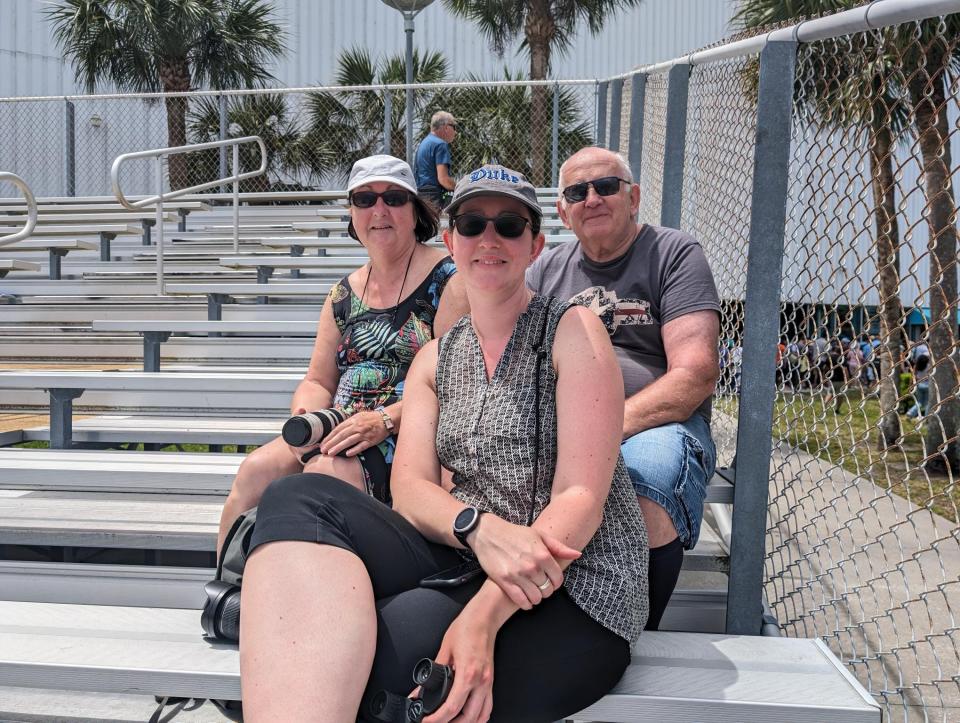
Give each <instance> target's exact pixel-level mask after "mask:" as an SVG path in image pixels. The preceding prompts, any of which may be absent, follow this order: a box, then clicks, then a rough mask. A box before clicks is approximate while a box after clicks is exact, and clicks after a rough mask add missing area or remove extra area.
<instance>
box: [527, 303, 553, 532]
mask: <svg viewBox="0 0 960 723" xmlns="http://www.w3.org/2000/svg"><path fill="white" fill-rule="evenodd" d="M549 321H550V297H549V296H548V297H545V298H544V307H543V322H542V323H541V325H540V336H539V337H538V338H537V341H536V343H535V344H534V345H533V347H532V349H533V351H534V352H535V353H536V355H537V358H536V362H535V367H534V374H533V400H534V401H533V405H534V406H533V489H532V491H531V492H530V512H529V513H528V514H527V527H530V525H532V524H533V513H534V510H535V509H536V506H537V482H538V480H539V478H540V388H541V384H540V369H541V368H542V366H543V360H544V359H546V358H547V350H546V349H544V343H545V342H546V339H547V322H549Z"/></svg>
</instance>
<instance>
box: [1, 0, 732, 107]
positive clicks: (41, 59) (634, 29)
mask: <svg viewBox="0 0 960 723" xmlns="http://www.w3.org/2000/svg"><path fill="white" fill-rule="evenodd" d="M275 6H276V8H277V15H278V17H279V18H280V19H281V21H282V22H284V23H285V24H286V26H287V29H288V31H289V43H288V44H289V48H290V50H289V53H288V54H287V56H286V57H285V58H284V59H283V60H281V61H280V62H279V63H278V64H277V67H276V68H275V70H274V75H275V76H276V77H277V79H278V81H279V84H280V85H284V86H288V87H296V86H306V85H317V84H327V83H331V82H332V81H333V72H334V68H335V64H336V58H337V55H338V54H339V52H340V51H341V50H343V49H344V48H350V47H355V46H361V47H365V48H367V49H368V50H369V51H370V53H371V54H372V55H374V56H375V57H376V56H385V55H392V54H402V53H403V52H404V43H405V38H404V32H403V18H402V17H401V15H400V13H399V12H397V11H396V10H392V9H390V8H388V7H387V6H385V5H384V4H383V3H381V2H380V0H275ZM45 7H46V4H45V3H44V2H41V1H40V0H2V1H0V69H2V72H0V97H6V96H23V95H63V94H72V93H76V92H79V91H78V89H77V88H76V86H75V84H74V82H73V71H72V69H71V68H69V67H65V66H63V65H62V63H61V62H60V60H59V57H60V54H59V53H58V52H57V49H56V46H55V44H54V42H53V38H52V36H51V33H50V26H49V24H48V23H47V21H46V20H45V19H44V17H43V12H44V9H45ZM732 7H733V3H732V2H731V0H646V2H644V3H643V5H642V6H641V7H639V8H637V9H634V10H630V11H626V12H622V13H619V14H618V15H616V16H614V17H612V18H611V19H610V20H609V21H608V22H607V25H606V28H605V29H604V30H603V32H602V33H600V34H599V35H598V36H596V37H593V36H591V35H590V33H589V32H588V31H586V30H584V31H583V32H581V33H580V35H579V36H578V37H577V38H576V39H575V40H574V42H573V44H572V47H571V50H570V52H569V53H568V54H567V56H566V57H560V58H556V59H555V62H554V67H553V77H555V78H595V77H603V76H608V75H614V74H617V73H622V72H624V71H627V70H629V69H630V68H632V67H634V66H636V65H639V64H644V63H652V62H656V61H659V60H667V59H670V58H672V57H674V56H676V55H679V54H681V53H684V52H688V51H689V50H691V49H694V48H697V47H700V46H703V45H706V44H708V43H712V42H714V41H716V40H719V39H720V38H722V37H723V36H724V35H725V34H727V33H728V23H729V18H730V16H731V14H732ZM414 45H415V47H417V48H420V49H424V50H440V51H442V52H443V53H444V54H445V55H446V56H447V58H448V59H449V60H450V62H451V66H452V71H453V74H454V75H455V76H456V75H465V74H467V73H475V74H477V75H480V76H483V77H485V78H499V77H501V76H502V73H503V68H504V66H507V67H509V68H511V69H512V70H521V71H524V70H526V68H527V60H526V58H525V56H524V55H522V54H520V53H518V52H517V50H516V49H514V50H508V51H507V53H505V54H504V57H503V58H500V57H498V56H497V55H496V54H495V53H494V52H493V51H492V50H490V49H489V48H488V47H486V46H485V44H484V42H483V41H482V40H480V39H479V37H478V35H477V32H476V29H475V27H474V26H473V25H472V24H471V23H469V22H465V21H463V20H458V19H455V18H454V17H453V16H452V15H451V14H450V13H449V12H448V11H447V10H446V9H445V8H444V7H443V5H442V3H441V2H440V1H439V0H437V2H435V3H434V4H433V5H431V6H430V7H428V8H427V9H426V10H424V11H423V12H422V13H421V14H420V15H419V16H418V17H417V20H416V33H415V35H414Z"/></svg>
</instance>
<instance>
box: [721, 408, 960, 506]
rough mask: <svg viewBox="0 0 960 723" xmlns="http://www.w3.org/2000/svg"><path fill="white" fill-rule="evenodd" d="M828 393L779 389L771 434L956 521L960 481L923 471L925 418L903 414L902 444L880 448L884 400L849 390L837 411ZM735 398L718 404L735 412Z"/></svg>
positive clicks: (959, 500)
mask: <svg viewBox="0 0 960 723" xmlns="http://www.w3.org/2000/svg"><path fill="white" fill-rule="evenodd" d="M826 401H828V400H827V399H826V398H825V397H824V395H822V394H816V393H808V392H802V393H794V392H780V393H778V394H777V400H776V402H775V405H774V416H773V435H774V438H775V439H779V440H781V441H783V442H785V443H787V444H789V445H790V446H792V447H796V448H797V449H801V450H803V451H805V452H807V453H809V454H812V455H814V456H816V457H819V458H820V459H823V460H825V461H827V462H830V463H832V464H836V465H838V466H839V467H842V468H843V469H845V470H847V471H848V472H852V473H853V474H857V475H861V476H863V477H865V478H867V479H870V480H872V481H873V482H874V483H876V484H877V485H879V486H880V487H881V488H884V489H888V490H890V491H891V492H893V493H894V494H897V495H899V496H901V497H903V498H905V499H907V500H909V501H910V502H912V503H913V504H915V505H917V506H918V507H927V508H929V509H931V510H933V511H934V512H936V513H937V514H938V515H940V516H942V517H945V518H946V519H948V520H951V521H952V522H954V523H956V522H957V521H958V508H960V485H958V484H957V479H956V478H953V479H951V478H950V476H949V475H946V474H939V475H938V474H933V473H931V472H927V471H924V470H923V469H921V467H920V465H921V462H922V461H923V459H924V450H923V431H924V430H923V422H919V423H918V422H917V420H915V419H910V418H908V417H906V416H905V415H901V416H900V422H901V427H902V438H901V440H900V445H899V447H897V448H895V449H889V450H887V451H885V452H880V451H879V450H878V448H877V440H878V436H879V432H878V431H877V425H878V422H879V418H880V404H879V402H878V400H877V398H876V397H874V396H872V395H869V394H868V395H864V394H862V393H861V392H859V391H851V392H847V394H846V397H845V400H844V402H843V406H842V408H841V411H840V412H839V413H837V412H835V411H834V405H833V404H827V403H825V402H826ZM736 405H737V400H736V399H734V398H731V397H723V398H721V399H719V400H718V403H717V408H718V409H719V410H721V411H725V412H726V413H728V414H732V415H736V413H737V408H736Z"/></svg>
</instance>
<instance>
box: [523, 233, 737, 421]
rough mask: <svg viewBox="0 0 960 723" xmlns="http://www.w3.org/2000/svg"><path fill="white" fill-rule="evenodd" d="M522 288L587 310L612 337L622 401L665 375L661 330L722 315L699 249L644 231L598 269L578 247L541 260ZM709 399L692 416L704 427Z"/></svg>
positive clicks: (690, 241) (685, 239)
mask: <svg viewBox="0 0 960 723" xmlns="http://www.w3.org/2000/svg"><path fill="white" fill-rule="evenodd" d="M527 285H528V286H529V287H530V288H531V289H533V290H534V291H536V292H537V293H539V294H544V295H546V296H556V297H558V298H560V299H566V300H569V301H571V302H573V303H575V304H582V305H583V306H586V307H588V308H590V309H592V310H593V311H594V312H595V313H596V314H597V316H599V317H600V319H601V320H602V321H603V323H604V324H605V325H606V327H607V331H608V332H609V333H610V339H611V341H612V342H613V346H614V349H615V350H616V352H617V358H618V360H619V361H620V369H621V371H622V372H623V385H624V392H625V394H626V396H627V397H630V396H632V395H634V394H636V393H637V392H638V391H639V390H641V389H643V388H644V387H645V386H647V385H648V384H650V383H651V382H653V381H655V380H656V379H659V378H660V377H662V376H663V375H664V374H665V373H666V371H667V357H666V354H665V353H664V350H663V338H662V337H661V334H660V327H661V326H662V325H663V324H665V323H667V322H668V321H670V320H671V319H675V318H677V317H678V316H683V315H684V314H689V313H691V312H694V311H703V310H705V309H712V310H714V311H718V312H719V310H720V299H719V297H718V296H717V287H716V285H715V284H714V282H713V274H712V273H711V272H710V266H709V265H708V264H707V259H706V257H705V256H704V254H703V249H702V248H701V247H700V244H699V243H697V241H696V239H694V238H693V237H692V236H690V235H689V234H686V233H684V232H683V231H677V230H676V229H672V228H664V227H662V226H650V225H647V224H645V225H644V226H642V227H641V229H640V232H639V233H638V234H637V238H636V240H635V241H634V242H633V245H632V246H631V247H630V250H629V251H627V252H626V253H625V254H624V255H623V256H621V257H620V258H617V259H613V260H612V261H607V262H604V263H596V262H594V261H591V260H590V259H588V258H587V257H586V256H584V254H583V252H582V250H581V247H580V242H579V241H577V242H571V243H565V244H561V245H560V246H557V247H556V248H553V249H551V250H550V251H547V252H545V253H544V254H542V255H541V256H540V258H539V259H537V260H536V261H535V262H534V263H533V265H532V266H531V267H530V268H529V269H528V270H527ZM710 401H711V400H710V399H707V400H706V401H705V402H704V403H703V404H701V405H700V407H699V409H698V410H697V411H698V412H700V413H701V414H702V415H703V416H704V417H705V418H706V419H707V421H709V420H710Z"/></svg>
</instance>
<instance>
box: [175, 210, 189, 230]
mask: <svg viewBox="0 0 960 723" xmlns="http://www.w3.org/2000/svg"><path fill="white" fill-rule="evenodd" d="M189 215H190V211H188V210H187V209H185V208H178V209H177V216H179V218H178V219H177V231H179V232H181V233H183V232H184V231H186V230H187V216H189Z"/></svg>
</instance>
